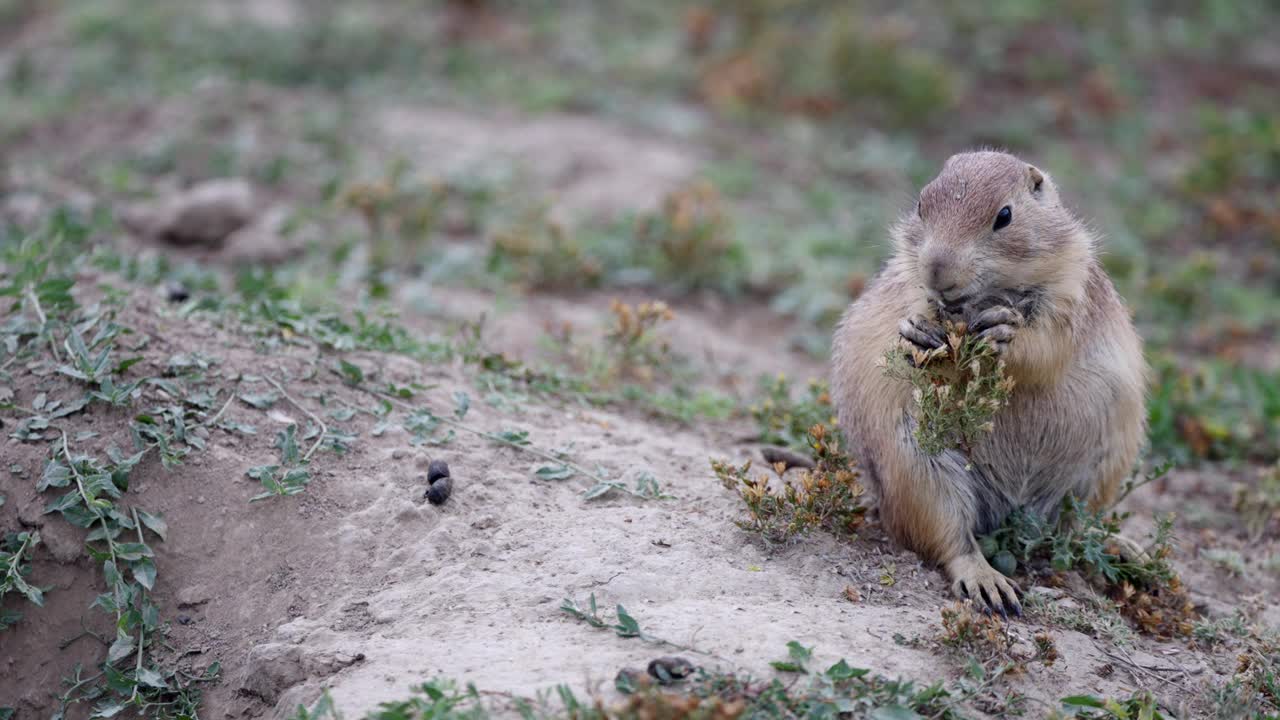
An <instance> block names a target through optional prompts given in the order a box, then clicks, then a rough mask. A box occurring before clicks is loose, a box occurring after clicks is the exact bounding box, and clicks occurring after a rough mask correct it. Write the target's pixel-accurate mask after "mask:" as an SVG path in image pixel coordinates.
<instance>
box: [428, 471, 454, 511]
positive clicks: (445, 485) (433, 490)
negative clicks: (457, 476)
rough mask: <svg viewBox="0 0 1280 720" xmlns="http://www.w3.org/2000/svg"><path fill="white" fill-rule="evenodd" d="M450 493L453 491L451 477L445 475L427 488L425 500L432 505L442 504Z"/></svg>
mask: <svg viewBox="0 0 1280 720" xmlns="http://www.w3.org/2000/svg"><path fill="white" fill-rule="evenodd" d="M451 493H453V478H451V477H449V476H448V475H445V476H444V477H442V478H440V479H439V480H436V481H435V482H433V483H431V487H429V488H427V502H429V503H431V504H432V505H443V504H444V501H445V500H448V499H449V495H450V494H451Z"/></svg>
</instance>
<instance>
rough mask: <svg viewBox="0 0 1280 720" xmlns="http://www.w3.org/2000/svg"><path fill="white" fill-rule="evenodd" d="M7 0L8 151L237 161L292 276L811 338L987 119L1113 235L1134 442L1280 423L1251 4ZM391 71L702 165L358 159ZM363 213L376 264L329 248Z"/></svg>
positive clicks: (175, 164)
mask: <svg viewBox="0 0 1280 720" xmlns="http://www.w3.org/2000/svg"><path fill="white" fill-rule="evenodd" d="M0 28H3V29H0V40H2V41H3V46H2V47H3V49H2V50H0V156H4V157H6V158H7V161H6V165H7V166H8V167H7V168H6V169H7V170H10V171H12V172H14V173H17V172H18V171H19V170H22V171H23V172H25V171H26V170H27V169H30V168H31V167H33V166H39V167H40V169H41V171H42V172H43V173H46V174H48V175H51V176H53V177H56V178H60V179H63V180H67V181H70V182H73V183H75V184H76V185H78V186H81V187H84V188H87V189H88V190H89V191H90V192H92V193H94V194H95V195H96V196H98V197H102V198H107V199H108V200H109V201H126V200H131V199H136V198H139V197H145V196H148V195H150V194H152V193H153V192H155V190H154V188H155V187H156V186H157V184H158V183H162V182H165V181H170V180H173V179H174V178H177V179H178V180H179V181H180V182H184V181H190V180H194V179H199V178H206V177H217V176H227V175H244V176H247V177H250V178H253V179H254V180H255V181H256V182H258V183H260V184H262V185H263V186H265V187H268V188H270V189H271V192H273V193H276V194H278V195H281V196H284V197H288V198H289V199H290V201H291V202H292V205H293V207H294V208H295V210H296V215H297V216H298V217H297V222H298V223H299V224H302V223H305V222H307V221H310V222H314V223H318V224H320V225H322V226H323V227H325V228H326V231H325V232H324V233H323V234H322V236H321V237H320V238H318V239H317V240H316V241H314V242H312V244H311V245H310V247H312V249H313V251H314V252H311V253H308V254H307V256H306V257H304V258H303V259H301V260H299V261H297V264H296V268H295V270H297V272H298V275H297V277H299V278H300V280H299V283H298V285H297V287H296V292H297V293H299V295H300V296H302V297H305V298H306V299H308V300H312V299H317V298H324V297H331V296H332V292H331V290H332V289H333V287H335V286H339V285H342V284H344V283H350V282H358V283H370V286H371V289H373V290H380V292H381V293H383V294H385V292H386V290H387V288H389V287H391V286H392V285H393V284H394V283H406V282H409V281H410V280H413V279H426V280H429V281H432V282H444V283H455V284H458V285H463V286H472V287H474V286H480V287H485V288H490V289H495V290H499V291H502V292H506V291H508V290H510V289H512V288H514V289H515V291H516V292H524V291H536V292H579V291H582V290H590V289H600V288H603V289H616V288H642V289H646V290H648V291H650V292H652V293H654V294H657V295H660V296H663V297H667V298H669V299H679V298H683V297H700V296H702V294H706V293H711V294H713V295H715V296H717V297H721V298H725V299H728V300H731V301H734V302H745V301H756V300H759V301H762V302H765V303H768V304H769V305H770V306H771V307H772V308H773V309H774V310H776V311H778V312H780V313H784V314H786V315H787V316H789V317H790V318H792V319H793V320H794V323H793V324H792V327H793V331H792V333H791V336H790V337H787V338H783V339H782V342H786V343H789V344H790V345H791V346H792V347H795V348H799V349H802V350H805V351H808V352H811V353H814V354H815V355H816V356H819V357H820V356H822V355H823V354H824V353H825V351H826V347H827V338H828V337H829V334H830V329H831V327H832V324H833V323H834V321H835V319H836V318H837V317H838V314H839V313H840V311H841V310H843V308H844V307H845V306H846V305H847V304H848V302H849V301H850V299H851V298H852V297H854V296H856V294H857V293H858V292H860V291H861V289H862V288H863V287H865V284H866V283H867V282H868V281H869V279H870V278H871V277H872V276H873V275H874V273H875V271H876V270H877V268H878V266H879V263H880V262H881V261H882V260H883V259H884V257H885V256H886V254H887V252H888V250H889V248H888V242H887V236H886V227H887V225H888V224H889V223H890V222H891V221H892V220H893V218H894V217H896V216H897V214H898V213H899V212H900V211H902V210H903V209H905V208H909V207H910V206H911V205H912V197H913V193H914V191H915V189H916V188H918V187H919V185H920V184H921V183H922V182H924V181H926V180H927V179H928V178H929V177H930V176H931V175H932V174H933V173H934V172H936V169H937V167H938V166H939V165H940V163H941V161H942V160H943V159H945V157H946V156H947V155H949V154H951V153H952V152H955V151H958V150H962V149H965V148H970V147H974V146H980V145H995V146H1000V147H1004V148H1008V149H1010V150H1012V151H1014V152H1018V153H1021V154H1023V155H1025V156H1026V157H1028V159H1032V160H1034V161H1035V162H1037V163H1038V164H1040V165H1042V166H1044V167H1047V168H1049V169H1050V170H1051V171H1052V172H1053V173H1054V175H1055V177H1056V178H1057V180H1058V183H1059V185H1060V186H1061V187H1062V189H1063V192H1064V195H1065V197H1066V198H1067V200H1068V202H1069V203H1070V204H1071V205H1072V206H1074V207H1075V208H1077V209H1078V210H1079V212H1080V214H1081V215H1082V216H1083V217H1085V218H1086V219H1087V220H1089V222H1090V223H1091V225H1092V227H1094V228H1095V229H1096V230H1097V231H1098V232H1099V233H1100V234H1101V235H1102V236H1103V238H1104V246H1103V252H1104V255H1103V259H1104V262H1105V263H1106V266H1107V267H1108V269H1109V270H1110V272H1111V273H1112V274H1113V277H1114V278H1115V280H1116V282H1117V285H1118V286H1119V287H1120V289H1121V292H1122V293H1123V294H1124V295H1125V297H1126V299H1127V300H1128V302H1129V303H1130V305H1131V306H1132V308H1133V311H1134V313H1135V316H1136V318H1137V320H1138V322H1139V325H1140V327H1141V329H1142V332H1143V334H1144V336H1145V337H1146V338H1147V339H1148V342H1149V345H1150V348H1151V350H1152V356H1153V358H1156V362H1155V366H1156V371H1155V373H1154V379H1155V384H1154V387H1153V390H1152V444H1153V448H1154V449H1155V450H1156V451H1157V452H1161V453H1165V454H1171V455H1174V456H1177V457H1179V458H1180V459H1185V460H1190V459H1197V458H1208V459H1223V458H1241V459H1263V460H1265V459H1273V458H1274V457H1275V456H1276V454H1277V446H1278V445H1280V440H1278V439H1277V437H1278V436H1280V430H1278V429H1277V423H1278V422H1280V420H1278V417H1280V410H1278V409H1277V403H1276V402H1275V395H1276V387H1277V384H1278V383H1280V381H1277V369H1278V368H1280V342H1278V341H1277V338H1276V336H1277V331H1278V330H1280V291H1278V290H1277V288H1278V287H1280V259H1278V258H1280V120H1277V118H1280V94H1278V93H1276V92H1275V88H1276V87H1280V59H1278V57H1280V49H1278V48H1277V44H1278V43H1280V40H1278V39H1277V38H1280V8H1278V7H1277V6H1275V5H1274V4H1272V3H1236V2H1229V1H1228V0H1203V1H1192V0H1167V1H1156V0H1142V1H1138V2H1127V3H1109V2H1103V1H1101V0H1067V1H1065V2H1042V1H1040V0H1000V1H999V2H995V3H987V4H984V5H981V6H979V5H970V4H948V5H942V6H939V5H937V4H935V3H926V2H923V0H907V1H906V2H894V3H889V2H876V1H872V0H858V1H855V2H836V1H835V0H737V1H730V0H705V1H703V2H676V1H675V0H657V1H654V2H642V1H640V0H617V1H616V2H593V1H590V0H567V1H563V2H549V1H547V0H538V1H534V2H515V1H514V0H509V1H500V0H437V1H429V0H377V1H375V2H367V3H342V2H336V1H335V0H324V1H323V2H321V1H309V2H301V1H294V2H289V1H288V0H271V1H270V2H267V1H265V0H264V1H263V2H257V3H250V2H241V1H236V0H225V1H221V2H211V3H200V4H195V3H150V4H144V5H139V4H137V3H132V2H127V1H126V0H81V1H80V2H75V3H43V2H37V1H36V0H0ZM210 88H213V89H214V90H216V92H212V91H211V90H210ZM207 98H216V101H213V102H210V101H208V99H207ZM409 102H418V103H426V104H441V105H447V106H450V107H459V108H469V109H471V110H472V111H473V112H476V113H477V114H485V113H487V112H489V111H490V110H491V109H493V108H506V109H514V110H515V111H519V112H523V113H529V114H537V113H551V112H555V113H574V114H583V113H585V114H591V115H594V116H599V117H602V118H605V119H607V120H609V121H610V122H616V123H619V124H622V125H625V126H628V127H632V128H635V129H637V130H639V131H643V132H653V133H657V134H663V135H667V136H671V137H675V138H677V139H678V141H679V142H681V143H684V144H686V145H687V146H689V147H696V148H698V149H699V150H700V151H702V152H703V154H704V157H705V163H704V164H703V166H702V170H701V171H700V177H699V178H698V180H697V181H696V182H695V183H694V184H692V185H689V186H687V187H685V188H683V189H680V190H678V191H675V192H673V193H672V194H671V195H670V196H669V197H667V199H666V201H665V203H664V204H662V205H661V206H660V207H658V208H657V209H655V210H654V211H652V212H649V213H640V214H637V215H634V216H620V217H613V218H581V219H573V220H572V221H571V222H564V221H562V220H561V219H559V218H555V217H552V216H551V215H550V214H549V213H548V211H547V208H548V207H549V204H550V201H551V198H549V197H547V193H546V191H545V190H543V189H540V188H538V187H537V186H536V183H529V182H528V181H526V180H524V179H521V178H520V177H519V176H518V175H511V176H503V175H501V174H497V175H481V174H479V173H477V174H474V175H458V174H456V173H454V174H443V173H441V172H440V171H439V170H438V169H437V168H434V167H433V166H432V164H431V158H413V159H412V163H404V162H402V161H395V160H385V161H383V164H382V165H381V166H378V165H377V164H376V163H375V164H374V166H372V167H371V166H370V164H371V160H370V159H369V155H370V153H368V152H366V150H367V148H368V147H369V146H371V145H372V144H375V143H376V141H377V140H378V138H375V137H371V136H370V133H371V132H373V131H372V130H371V129H370V125H369V124H368V123H367V122H366V118H365V115H366V110H367V109H368V108H370V107H374V106H379V105H390V104H398V103H409ZM172 107H178V108H180V110H176V111H175V110H172V109H171V108H172ZM155 115H160V116H161V118H162V119H161V120H160V121H157V122H156V125H153V127H154V126H159V127H162V128H163V129H164V131H163V132H161V133H156V134H155V135H154V136H146V137H139V136H138V134H136V133H132V134H131V133H130V132H128V128H129V126H130V124H131V123H132V122H133V120H134V118H137V117H151V116H155ZM164 118H168V119H167V120H165V119H164ZM247 137H252V138H259V142H257V143H256V144H255V143H249V142H247V141H246V138H247ZM261 138H266V140H265V141H262V140H261ZM263 148H266V151H265V152H264V151H263ZM362 193H363V194H362ZM344 221H350V222H344ZM370 236H377V237H376V238H375V240H376V241H377V242H378V243H380V245H379V246H378V247H379V248H380V249H379V250H378V252H377V253H375V258H374V261H375V262H374V264H375V265H377V266H378V267H375V268H374V270H375V272H371V273H361V272H355V273H352V272H349V271H347V270H345V269H344V267H345V266H346V265H347V264H350V263H353V262H357V261H359V257H360V254H359V253H358V252H356V250H357V249H358V248H360V247H362V246H363V245H365V244H368V243H370V242H371V241H370ZM459 238H471V239H472V241H470V242H459V241H458V239H459ZM379 258H381V260H380V259H379ZM391 260H394V262H391ZM175 272H176V271H175ZM184 272H185V271H184ZM372 294H373V295H375V296H376V295H378V294H379V292H373V293H372ZM670 397H671V398H672V399H671V402H674V403H677V404H678V406H679V407H678V408H676V409H675V410H673V412H674V414H676V415H678V416H680V417H688V416H689V414H690V413H694V414H696V413H697V412H699V410H698V408H699V407H714V408H715V410H714V413H715V414H722V412H723V407H722V404H721V403H718V402H717V403H711V404H710V405H707V404H706V403H703V402H699V401H697V400H696V399H694V398H696V396H694V395H689V394H688V393H687V392H686V393H685V395H683V396H677V395H672V396H670ZM679 397H685V398H686V399H685V400H679V399H678V398H679Z"/></svg>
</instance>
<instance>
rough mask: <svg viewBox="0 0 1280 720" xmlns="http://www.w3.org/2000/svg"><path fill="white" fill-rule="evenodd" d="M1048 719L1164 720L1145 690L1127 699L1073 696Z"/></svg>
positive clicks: (1156, 705)
mask: <svg viewBox="0 0 1280 720" xmlns="http://www.w3.org/2000/svg"><path fill="white" fill-rule="evenodd" d="M1049 717H1050V718H1055V719H1064V718H1077V719H1078V720H1164V717H1165V716H1164V714H1163V713H1161V712H1160V705H1159V703H1158V702H1157V701H1156V698H1155V696H1154V695H1152V694H1151V693H1150V692H1147V691H1145V690H1143V691H1139V692H1135V693H1134V694H1133V695H1130V696H1129V697H1127V698H1122V699H1119V700H1117V699H1114V698H1100V697H1096V696H1094V695H1073V696H1071V697H1067V698H1063V699H1062V709H1061V710H1058V711H1055V712H1054V713H1053V714H1051V715H1049Z"/></svg>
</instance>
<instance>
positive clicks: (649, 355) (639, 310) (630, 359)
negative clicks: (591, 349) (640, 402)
mask: <svg viewBox="0 0 1280 720" xmlns="http://www.w3.org/2000/svg"><path fill="white" fill-rule="evenodd" d="M609 313H610V314H611V315H612V316H613V320H612V322H611V323H610V325H609V327H608V328H607V329H606V331H605V336H604V339H605V353H606V354H607V355H608V357H609V358H610V360H611V364H612V373H611V374H613V375H615V376H622V377H628V376H634V377H639V378H641V379H644V380H648V379H651V378H652V376H653V373H654V371H655V370H657V369H660V368H662V367H663V366H664V365H666V364H667V363H668V362H669V361H670V357H671V347H670V345H668V343H667V341H666V340H665V339H663V338H662V337H661V334H660V333H659V332H658V328H659V327H661V326H662V325H663V324H665V323H669V322H671V321H672V320H674V319H675V313H673V312H672V311H671V308H669V307H667V304H666V303H664V302H661V301H651V302H642V303H639V304H636V305H630V304H628V303H624V302H621V301H618V300H614V301H613V302H612V303H610V304H609Z"/></svg>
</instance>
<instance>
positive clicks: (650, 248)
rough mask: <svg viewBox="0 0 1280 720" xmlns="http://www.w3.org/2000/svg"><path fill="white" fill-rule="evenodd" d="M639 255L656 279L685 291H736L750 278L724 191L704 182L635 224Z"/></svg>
mask: <svg viewBox="0 0 1280 720" xmlns="http://www.w3.org/2000/svg"><path fill="white" fill-rule="evenodd" d="M635 243H636V247H637V252H639V253H640V254H641V255H642V257H643V256H644V255H651V256H652V257H651V258H648V259H645V260H644V261H643V262H644V264H646V265H648V266H649V267H651V268H652V270H653V273H654V275H655V277H656V278H659V279H662V280H668V281H670V282H672V283H673V284H675V285H676V286H677V287H679V288H681V289H686V290H689V289H697V288H704V287H714V288H720V289H723V290H730V291H732V290H734V289H736V288H737V287H738V286H740V285H741V283H742V280H743V278H744V276H745V274H746V255H745V253H746V249H745V248H744V247H743V246H742V244H741V243H739V242H738V241H737V240H736V239H735V238H734V235H733V227H732V225H731V223H730V221H729V215H728V212H727V209H726V208H725V207H724V204H723V202H722V201H721V199H720V194H719V192H717V191H716V189H715V187H714V186H713V185H711V184H710V183H708V182H705V181H702V182H697V183H694V184H692V185H689V186H687V187H685V188H682V189H679V190H676V191H674V192H672V193H670V194H668V195H667V196H666V198H664V199H663V201H662V208H661V209H660V210H659V211H658V212H656V213H653V214H650V215H646V216H643V217H641V218H639V219H638V220H637V221H636V225H635Z"/></svg>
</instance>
